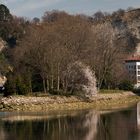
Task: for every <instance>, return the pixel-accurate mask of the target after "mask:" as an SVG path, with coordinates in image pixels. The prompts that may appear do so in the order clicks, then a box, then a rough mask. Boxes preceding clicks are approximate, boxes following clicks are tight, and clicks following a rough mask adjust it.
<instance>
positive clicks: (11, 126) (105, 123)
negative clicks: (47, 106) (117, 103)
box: [0, 104, 140, 140]
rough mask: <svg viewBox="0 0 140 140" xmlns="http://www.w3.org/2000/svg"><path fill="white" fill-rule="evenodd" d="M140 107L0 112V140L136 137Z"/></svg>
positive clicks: (127, 139) (123, 139)
mask: <svg viewBox="0 0 140 140" xmlns="http://www.w3.org/2000/svg"><path fill="white" fill-rule="evenodd" d="M139 108H140V104H138V105H137V107H133V108H129V109H126V110H122V111H114V112H97V111H94V110H88V111H71V112H51V113H0V140H25V139H26V140H139V139H140V133H139V131H140V127H139V126H140V109H139Z"/></svg>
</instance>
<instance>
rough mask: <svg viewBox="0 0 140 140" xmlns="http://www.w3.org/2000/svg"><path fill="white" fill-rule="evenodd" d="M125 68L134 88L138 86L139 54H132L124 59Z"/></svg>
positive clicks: (139, 71) (139, 76)
mask: <svg viewBox="0 0 140 140" xmlns="http://www.w3.org/2000/svg"><path fill="white" fill-rule="evenodd" d="M125 64H126V69H127V71H128V74H129V77H130V79H131V80H132V81H133V83H134V87H135V88H140V56H132V57H130V58H128V59H126V60H125Z"/></svg>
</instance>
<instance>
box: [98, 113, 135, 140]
mask: <svg viewBox="0 0 140 140" xmlns="http://www.w3.org/2000/svg"><path fill="white" fill-rule="evenodd" d="M136 130H137V122H136V110H125V111H119V112H114V113H110V114H103V115H101V116H100V125H99V127H98V133H97V137H96V138H97V139H98V140H133V139H135V140H136ZM134 137H135V138H134Z"/></svg>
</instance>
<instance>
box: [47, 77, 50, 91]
mask: <svg viewBox="0 0 140 140" xmlns="http://www.w3.org/2000/svg"><path fill="white" fill-rule="evenodd" d="M49 87H50V84H49V78H48V76H47V91H49V90H50V88H49Z"/></svg>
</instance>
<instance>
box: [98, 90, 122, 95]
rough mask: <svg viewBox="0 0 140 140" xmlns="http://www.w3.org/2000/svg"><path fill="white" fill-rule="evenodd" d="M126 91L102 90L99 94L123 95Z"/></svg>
mask: <svg viewBox="0 0 140 140" xmlns="http://www.w3.org/2000/svg"><path fill="white" fill-rule="evenodd" d="M123 92H124V90H119V89H101V90H100V91H99V93H101V94H109V93H110V94H111V93H123Z"/></svg>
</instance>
